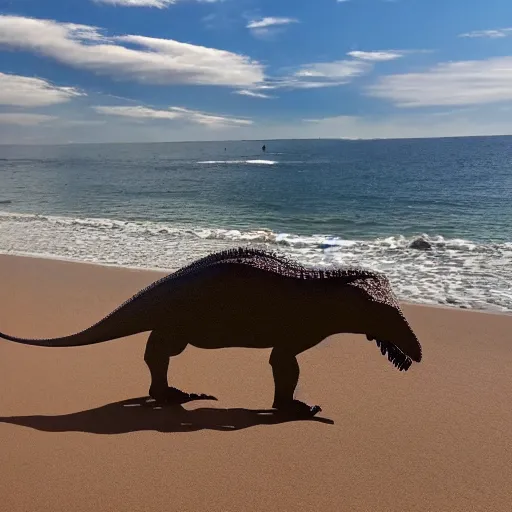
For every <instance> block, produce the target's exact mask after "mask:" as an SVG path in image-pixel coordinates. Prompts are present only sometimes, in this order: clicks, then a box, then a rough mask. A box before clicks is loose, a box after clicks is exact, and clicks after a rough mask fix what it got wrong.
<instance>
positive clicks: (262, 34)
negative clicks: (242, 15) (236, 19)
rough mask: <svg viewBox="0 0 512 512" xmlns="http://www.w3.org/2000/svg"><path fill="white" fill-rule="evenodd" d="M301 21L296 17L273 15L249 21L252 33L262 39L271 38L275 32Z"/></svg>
mask: <svg viewBox="0 0 512 512" xmlns="http://www.w3.org/2000/svg"><path fill="white" fill-rule="evenodd" d="M292 23H299V20H297V19H296V18H285V17H273V16H269V17H266V18H260V19H253V20H250V21H249V22H248V23H247V28H248V29H249V30H250V31H251V34H252V35H253V36H255V37H258V38H260V39H271V38H272V37H273V36H274V35H275V34H278V33H279V32H282V31H283V30H284V28H285V27H286V26H287V25H290V24H292Z"/></svg>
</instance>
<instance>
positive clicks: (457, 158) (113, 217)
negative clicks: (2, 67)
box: [0, 137, 512, 311]
mask: <svg viewBox="0 0 512 512" xmlns="http://www.w3.org/2000/svg"><path fill="white" fill-rule="evenodd" d="M262 144H263V142H261V141H245V142H208V143H204V142H201V143H199V142H198V143H168V144H95V145H78V144H77V145H63V146H0V252H2V253H7V254H24V255H35V256H45V257H52V258H64V259H71V260H78V261H84V262H92V263H100V264H108V265H123V266H131V267H141V268H152V269H162V270H166V271H172V270H176V269H177V268H179V267H181V266H182V265H185V264H187V263H190V262H191V261H193V260H195V259H196V258H199V257H201V256H204V255H206V254H208V253H211V252H213V251H219V250H223V249H227V248H230V247H239V246H250V247H257V248H263V249H267V250H271V251H277V252H279V253H283V254H285V255H287V256H289V257H291V258H293V259H295V260H298V261H299V262H301V263H303V264H305V265H307V266H317V267H324V268H329V267H333V266H335V267H339V266H358V267H365V268H369V269H373V270H378V271H381V272H384V273H385V274H386V275H387V276H388V277H389V279H390V280H391V282H392V285H393V287H394V289H395V290H396V292H397V295H398V296H399V297H400V298H401V299H403V300H406V301H409V302H419V303H428V304H445V305H452V306H456V307H464V308H474V309H486V310H499V311H512V137H474V138H451V139H450V138H445V139H422V140H419V139H417V140H376V141H344V140H314V141H313V140H310V141H304V140H300V141H299V140H295V141H294V140H287V141H285V140H282V141H265V144H266V146H267V151H266V152H263V151H262V149H261V147H262ZM418 241H421V242H423V243H422V244H420V248H416V247H417V246H418V244H414V243H413V242H418Z"/></svg>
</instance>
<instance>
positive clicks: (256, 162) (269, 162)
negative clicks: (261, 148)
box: [197, 160, 278, 165]
mask: <svg viewBox="0 0 512 512" xmlns="http://www.w3.org/2000/svg"><path fill="white" fill-rule="evenodd" d="M197 163H198V164H209V165H221V164H238V165H240V164H249V165H276V164H277V163H278V162H276V161H275V160H204V161H201V162H197Z"/></svg>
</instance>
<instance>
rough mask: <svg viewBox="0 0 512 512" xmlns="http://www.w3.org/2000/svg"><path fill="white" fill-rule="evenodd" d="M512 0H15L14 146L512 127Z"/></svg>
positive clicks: (9, 106) (2, 17) (9, 75)
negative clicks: (16, 144)
mask: <svg viewBox="0 0 512 512" xmlns="http://www.w3.org/2000/svg"><path fill="white" fill-rule="evenodd" d="M511 113H512V2H510V0H488V1H487V2H481V1H476V0H473V1H472V0H430V1H428V0H347V1H339V0H273V1H271V0H173V1H172V0H67V1H66V2H64V1H62V0H45V1H41V0H11V1H9V0H0V143H66V142H98V141H102V142H108V141H112V142H116V141H126V142H130V141H173V140H223V139H270V138H317V137H344V138H394V137H432V136H452V135H485V134H512V120H511V119H510V114H511Z"/></svg>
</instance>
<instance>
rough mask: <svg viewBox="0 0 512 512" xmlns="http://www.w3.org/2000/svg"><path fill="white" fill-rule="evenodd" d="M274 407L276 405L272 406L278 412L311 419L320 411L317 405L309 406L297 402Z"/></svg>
mask: <svg viewBox="0 0 512 512" xmlns="http://www.w3.org/2000/svg"><path fill="white" fill-rule="evenodd" d="M276 405H277V404H274V407H275V408H276V409H278V410H279V411H282V412H285V413H287V414H293V415H294V416H299V417H305V418H312V417H313V416H314V415H315V414H318V413H319V412H320V411H321V410H322V408H321V407H320V406H319V405H313V406H310V405H308V404H305V403H304V402H301V401H299V400H293V401H291V402H289V403H286V404H279V405H277V407H276Z"/></svg>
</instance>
